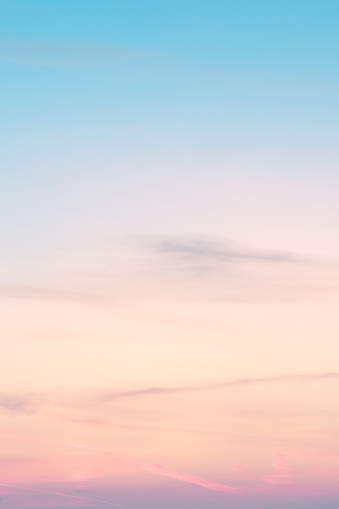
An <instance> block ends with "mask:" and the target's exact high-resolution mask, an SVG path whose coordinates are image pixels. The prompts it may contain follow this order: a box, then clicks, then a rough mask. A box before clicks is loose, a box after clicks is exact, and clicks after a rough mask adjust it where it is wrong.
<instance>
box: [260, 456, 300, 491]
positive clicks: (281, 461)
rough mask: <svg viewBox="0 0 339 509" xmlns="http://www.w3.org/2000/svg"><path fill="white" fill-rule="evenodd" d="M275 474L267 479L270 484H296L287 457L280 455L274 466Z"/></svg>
mask: <svg viewBox="0 0 339 509" xmlns="http://www.w3.org/2000/svg"><path fill="white" fill-rule="evenodd" d="M273 469H274V472H273V473H272V474H271V475H268V476H267V477H265V481H266V482H267V483H268V484H294V481H293V480H292V479H291V474H290V471H289V467H288V461H287V458H286V456H285V455H283V454H278V455H277V457H276V459H275V462H274V464H273Z"/></svg>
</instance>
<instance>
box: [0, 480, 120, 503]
mask: <svg viewBox="0 0 339 509" xmlns="http://www.w3.org/2000/svg"><path fill="white" fill-rule="evenodd" d="M0 486H6V487H7V488H13V489H15V490H25V491H32V492H34V493H45V494H48V495H57V496H59V497H66V498H72V499H76V500H82V501H85V502H96V503H98V504H105V505H111V506H117V507H124V506H122V505H121V504H115V503H113V502H108V501H106V500H96V499H93V498H86V497H81V496H80V495H69V494H67V493H60V492H58V491H47V490H39V489H37V488H28V487H27V486H15V485H13V484H4V483H0Z"/></svg>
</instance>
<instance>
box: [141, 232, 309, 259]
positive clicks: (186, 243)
mask: <svg viewBox="0 0 339 509" xmlns="http://www.w3.org/2000/svg"><path fill="white" fill-rule="evenodd" d="M140 243H141V245H142V244H143V245H144V246H145V247H148V248H149V249H150V250H151V251H153V252H154V253H156V254H162V255H167V256H171V257H175V258H176V259H186V260H191V261H192V260H209V261H212V260H213V261H219V262H228V263H236V262H271V263H301V262H305V261H306V260H305V259H304V258H302V257H301V256H299V255H297V254H295V253H291V252H289V251H270V250H257V249H252V248H249V247H241V246H237V245H235V244H233V243H231V242H224V241H221V240H213V239H209V238H206V237H194V236H193V237H145V238H143V239H140Z"/></svg>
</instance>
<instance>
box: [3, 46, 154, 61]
mask: <svg viewBox="0 0 339 509" xmlns="http://www.w3.org/2000/svg"><path fill="white" fill-rule="evenodd" d="M145 54H146V52H145V51H144V52H143V51H141V50H136V49H129V48H120V47H116V46H101V45H95V44H72V43H52V42H30V41H26V42H23V41H4V40H2V41H0V61H2V62H11V63H19V64H26V65H43V66H88V65H90V66H91V65H113V64H118V63H120V62H123V61H125V60H126V59H130V58H132V57H137V56H142V55H145Z"/></svg>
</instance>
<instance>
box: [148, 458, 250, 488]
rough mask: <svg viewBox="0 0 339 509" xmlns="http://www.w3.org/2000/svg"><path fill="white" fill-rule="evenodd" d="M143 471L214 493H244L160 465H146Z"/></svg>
mask: <svg viewBox="0 0 339 509" xmlns="http://www.w3.org/2000/svg"><path fill="white" fill-rule="evenodd" d="M143 470H145V471H146V472H149V473H151V474H156V475H162V476H165V477H171V478H172V479H177V480H178V481H182V482H188V483H191V484H197V485H198V486H201V487H202V488H206V489H208V490H212V491H222V492H224V493H237V494H240V493H242V492H243V491H242V490H240V489H238V488H234V487H233V486H227V485H226V484H219V483H216V482H213V481H209V480H207V479H204V478H202V477H198V476H196V475H189V474H181V473H178V472H173V471H172V470H168V469H166V468H163V467H161V466H159V465H153V464H151V463H144V465H143Z"/></svg>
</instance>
